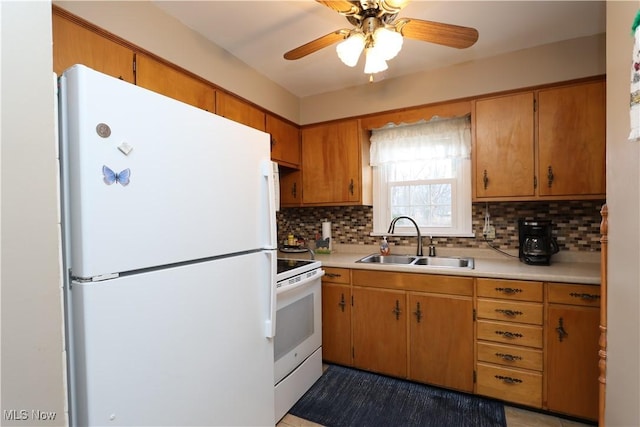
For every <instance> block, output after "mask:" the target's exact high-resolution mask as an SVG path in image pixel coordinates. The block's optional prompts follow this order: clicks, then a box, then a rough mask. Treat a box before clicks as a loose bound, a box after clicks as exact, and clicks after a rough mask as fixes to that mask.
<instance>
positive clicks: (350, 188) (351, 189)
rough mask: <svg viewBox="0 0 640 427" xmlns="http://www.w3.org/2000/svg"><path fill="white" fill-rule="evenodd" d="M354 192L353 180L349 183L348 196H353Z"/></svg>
mask: <svg viewBox="0 0 640 427" xmlns="http://www.w3.org/2000/svg"><path fill="white" fill-rule="evenodd" d="M354 190H355V186H354V184H353V179H351V181H350V182H349V194H351V195H352V196H353V193H354Z"/></svg>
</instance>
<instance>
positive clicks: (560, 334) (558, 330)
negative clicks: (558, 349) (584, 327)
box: [556, 317, 569, 342]
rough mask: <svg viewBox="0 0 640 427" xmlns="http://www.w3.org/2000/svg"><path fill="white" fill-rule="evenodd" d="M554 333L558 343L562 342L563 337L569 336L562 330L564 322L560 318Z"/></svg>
mask: <svg viewBox="0 0 640 427" xmlns="http://www.w3.org/2000/svg"><path fill="white" fill-rule="evenodd" d="M556 332H557V333H558V341H560V342H562V340H563V339H564V337H568V336H569V334H568V333H567V331H565V330H564V320H563V319H562V317H561V318H559V319H558V326H556Z"/></svg>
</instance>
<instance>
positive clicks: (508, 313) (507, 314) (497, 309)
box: [496, 308, 523, 317]
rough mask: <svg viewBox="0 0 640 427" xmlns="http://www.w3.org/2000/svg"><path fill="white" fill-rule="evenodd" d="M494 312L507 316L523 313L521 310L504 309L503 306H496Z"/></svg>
mask: <svg viewBox="0 0 640 427" xmlns="http://www.w3.org/2000/svg"><path fill="white" fill-rule="evenodd" d="M496 313H502V314H504V315H505V316H509V317H516V316H521V315H522V314H523V313H522V312H521V311H515V310H505V309H503V308H496Z"/></svg>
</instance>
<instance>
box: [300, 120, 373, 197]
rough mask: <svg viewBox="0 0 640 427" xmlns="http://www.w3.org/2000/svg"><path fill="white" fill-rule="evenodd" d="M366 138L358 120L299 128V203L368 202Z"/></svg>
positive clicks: (368, 180)
mask: <svg viewBox="0 0 640 427" xmlns="http://www.w3.org/2000/svg"><path fill="white" fill-rule="evenodd" d="M368 141H369V140H368V138H366V137H364V135H363V131H362V130H361V128H360V125H359V121H358V120H347V121H343V122H337V123H330V124H324V125H317V126H310V127H306V128H303V129H302V184H303V192H302V194H303V199H302V201H303V204H304V205H326V206H339V205H358V204H362V205H370V204H371V198H372V196H371V191H372V190H371V168H370V166H369V142H368Z"/></svg>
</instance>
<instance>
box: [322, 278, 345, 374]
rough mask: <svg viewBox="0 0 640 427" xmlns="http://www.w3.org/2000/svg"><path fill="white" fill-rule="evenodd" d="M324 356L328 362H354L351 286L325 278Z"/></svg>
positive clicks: (323, 306) (323, 307) (323, 315)
mask: <svg viewBox="0 0 640 427" xmlns="http://www.w3.org/2000/svg"><path fill="white" fill-rule="evenodd" d="M325 277H326V276H325ZM329 280H331V279H329ZM322 358H323V360H325V361H327V362H332V363H338V364H340V365H347V366H350V365H351V364H352V361H351V287H350V286H349V285H343V284H338V283H330V282H327V281H325V280H324V279H323V281H322Z"/></svg>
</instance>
